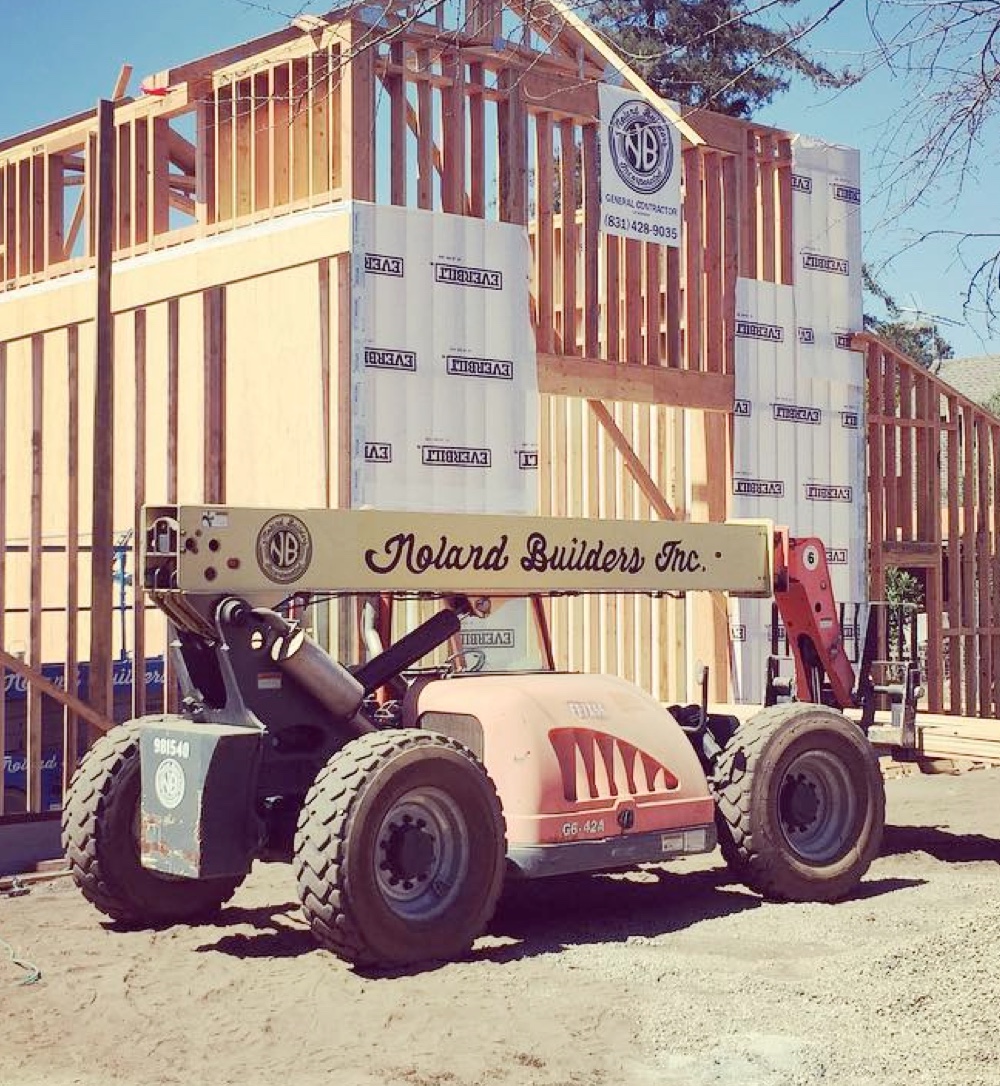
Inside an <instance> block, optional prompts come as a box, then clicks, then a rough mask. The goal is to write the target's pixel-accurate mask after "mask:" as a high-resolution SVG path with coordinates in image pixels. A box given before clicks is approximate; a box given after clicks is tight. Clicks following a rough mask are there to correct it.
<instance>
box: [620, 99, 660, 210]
mask: <svg viewBox="0 0 1000 1086" xmlns="http://www.w3.org/2000/svg"><path fill="white" fill-rule="evenodd" d="M608 127H609V135H608V145H609V147H610V148H611V161H612V162H613V163H614V166H615V170H616V171H617V173H618V176H619V177H620V178H621V179H622V181H624V182H625V184H626V185H628V187H629V188H630V189H631V190H632V191H633V192H639V193H650V192H656V191H657V190H658V189H660V188H662V187H663V185H664V184H665V183H666V181H667V178H668V177H669V176H670V172H671V170H672V169H673V168H674V137H673V134H672V133H671V131H670V125H669V123H668V122H667V119H666V118H665V117H664V116H663V114H662V113H659V112H657V111H656V110H655V109H654V108H653V107H652V106H651V105H650V104H649V103H648V102H643V101H641V100H639V99H633V100H632V101H630V102H623V103H622V104H621V105H620V106H619V107H618V108H617V109H616V110H615V111H614V113H612V115H611V122H610V124H609V126H608Z"/></svg>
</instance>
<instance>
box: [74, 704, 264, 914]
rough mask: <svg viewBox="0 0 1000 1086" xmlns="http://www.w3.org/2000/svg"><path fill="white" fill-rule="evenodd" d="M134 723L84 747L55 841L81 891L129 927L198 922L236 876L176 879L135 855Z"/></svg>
mask: <svg viewBox="0 0 1000 1086" xmlns="http://www.w3.org/2000/svg"><path fill="white" fill-rule="evenodd" d="M139 723H140V722H139V721H134V720H130V721H128V722H127V723H125V724H119V725H118V726H117V727H115V728H112V729H111V730H110V731H109V732H108V733H107V734H106V735H102V736H101V738H100V739H98V740H97V742H96V743H95V744H94V745H93V747H91V749H90V750H89V751H88V752H87V753H86V755H85V756H84V758H83V761H82V762H81V763H80V767H79V769H77V771H76V773H75V774H74V776H73V780H72V781H71V782H70V786H69V791H68V792H67V794H66V799H65V802H64V804H63V815H62V845H63V851H64V852H65V853H66V857H67V859H68V860H69V865H70V871H71V872H72V875H73V880H74V882H75V883H76V885H77V886H78V887H79V888H80V890H81V891H82V892H83V896H84V897H85V898H86V899H87V900H88V901H89V902H90V903H91V904H92V905H94V906H96V907H97V908H98V909H100V911H101V912H102V913H105V914H106V915H107V916H110V917H111V918H112V919H113V920H119V921H122V922H124V923H127V924H131V925H136V926H149V927H156V926H158V925H161V924H172V923H180V922H186V921H191V920H201V919H204V918H206V917H208V916H210V915H211V914H212V913H215V912H217V911H218V910H219V909H220V908H221V907H222V906H223V905H224V904H225V903H226V902H227V901H228V900H229V899H230V898H231V897H232V896H233V894H234V893H235V892H236V888H237V887H238V886H239V885H240V883H241V882H242V881H243V879H242V878H224V879H181V878H171V877H170V876H169V875H161V874H158V873H156V872H154V871H148V870H147V869H146V868H144V867H143V866H142V864H141V863H140V861H139V787H140V774H139V728H138V725H139Z"/></svg>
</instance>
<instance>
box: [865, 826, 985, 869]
mask: <svg viewBox="0 0 1000 1086" xmlns="http://www.w3.org/2000/svg"><path fill="white" fill-rule="evenodd" d="M907 852H925V853H926V854H927V855H928V856H933V857H934V859H936V860H942V861H944V862H945V863H977V862H979V863H984V862H985V863H1000V841H998V840H996V839H994V838H992V837H984V836H983V835H982V834H981V833H962V834H959V833H949V832H948V831H947V830H944V829H942V828H941V827H940V826H886V828H885V836H884V837H883V838H882V855H883V856H900V855H903V854H905V853H907Z"/></svg>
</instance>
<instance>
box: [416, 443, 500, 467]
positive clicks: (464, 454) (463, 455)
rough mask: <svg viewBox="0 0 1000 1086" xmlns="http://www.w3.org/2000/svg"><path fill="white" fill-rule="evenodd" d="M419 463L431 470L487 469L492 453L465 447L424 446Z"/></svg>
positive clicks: (491, 462)
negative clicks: (442, 468) (443, 468)
mask: <svg viewBox="0 0 1000 1086" xmlns="http://www.w3.org/2000/svg"><path fill="white" fill-rule="evenodd" d="M420 462H421V463H422V464H427V465H428V466H429V467H433V468H440V467H445V468H488V467H491V466H492V464H493V453H492V451H491V450H490V449H475V448H469V447H467V446H465V445H425V446H424V447H423V448H422V449H421V450H420Z"/></svg>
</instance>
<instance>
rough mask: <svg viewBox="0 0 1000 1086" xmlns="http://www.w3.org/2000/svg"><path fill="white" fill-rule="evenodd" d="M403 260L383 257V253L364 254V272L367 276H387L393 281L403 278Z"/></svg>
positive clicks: (394, 257)
mask: <svg viewBox="0 0 1000 1086" xmlns="http://www.w3.org/2000/svg"><path fill="white" fill-rule="evenodd" d="M403 266H404V265H403V258H402V257H401V256H385V255H384V254H383V253H365V271H366V272H368V274H369V275H389V276H392V278H393V279H402V278H403Z"/></svg>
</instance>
